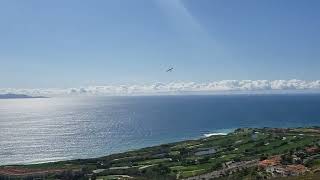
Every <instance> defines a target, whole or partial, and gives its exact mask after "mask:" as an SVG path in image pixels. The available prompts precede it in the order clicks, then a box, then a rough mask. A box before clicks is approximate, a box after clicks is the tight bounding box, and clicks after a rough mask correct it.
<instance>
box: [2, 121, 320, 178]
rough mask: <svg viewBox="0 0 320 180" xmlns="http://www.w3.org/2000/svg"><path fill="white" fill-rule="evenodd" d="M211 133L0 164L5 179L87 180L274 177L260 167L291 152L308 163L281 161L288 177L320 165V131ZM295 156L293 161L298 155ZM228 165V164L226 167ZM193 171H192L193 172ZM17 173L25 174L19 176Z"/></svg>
mask: <svg viewBox="0 0 320 180" xmlns="http://www.w3.org/2000/svg"><path fill="white" fill-rule="evenodd" d="M211 134H213V135H212V136H209V137H202V138H200V139H196V140H186V141H180V142H174V143H168V144H162V145H158V146H152V147H146V148H142V149H137V150H132V151H127V152H124V153H117V154H111V155H108V156H104V157H99V158H91V159H77V160H68V161H59V162H52V163H43V164H32V165H7V166H0V177H1V176H7V175H10V176H17V177H21V176H23V177H25V176H36V175H39V174H42V175H43V174H46V175H48V176H53V177H56V176H59V174H61V173H62V172H66V171H67V172H69V171H72V172H74V173H75V174H78V175H79V174H81V176H84V177H85V176H87V177H88V176H90V177H91V176H93V175H95V176H111V175H126V176H129V177H134V178H135V177H137V178H138V177H140V176H141V177H153V176H154V175H155V174H154V173H157V172H158V171H160V172H162V170H163V171H165V173H163V174H157V176H161V177H166V178H169V177H170V178H176V179H184V178H188V177H199V178H200V177H202V178H203V177H207V176H208V177H209V176H210V177H220V175H217V173H218V172H219V173H220V174H221V173H222V174H224V175H223V176H231V175H232V174H230V173H229V172H230V171H233V170H235V169H234V167H242V169H248V170H249V171H250V172H251V170H252V171H258V172H261V173H262V174H264V175H266V176H269V175H270V174H268V173H267V174H265V173H266V172H268V171H267V170H266V169H265V168H260V169H259V170H257V169H256V168H258V166H259V167H260V164H261V163H263V161H264V159H272V158H276V157H280V156H281V158H282V156H283V155H286V154H287V153H288V152H290V154H291V152H292V153H293V155H295V154H296V153H301V152H303V153H305V154H306V155H305V159H303V160H301V162H300V161H299V163H300V164H299V163H298V164H297V163H293V164H292V165H291V164H289V165H286V164H282V163H281V162H282V161H281V162H280V161H279V163H278V164H277V165H276V167H277V168H282V169H284V171H285V172H286V173H289V170H290V168H291V167H296V168H298V167H299V168H300V169H301V168H302V170H303V171H302V170H301V174H298V175H305V174H310V173H311V171H312V172H313V171H314V170H316V169H315V168H317V166H315V167H313V165H312V163H311V165H310V162H313V161H314V160H315V161H314V162H317V161H318V159H317V158H318V157H319V158H320V154H318V152H320V128H319V127H308V128H302V127H300V128H239V129H236V130H235V131H233V132H231V133H228V134H226V135H225V134H221V133H219V134H217V133H211ZM288 155H289V154H288ZM293 155H290V157H291V156H292V157H294V156H293ZM186 160H187V161H186ZM226 163H227V164H228V165H224V164H226ZM224 166H225V167H224ZM191 167H192V168H193V170H190V168H191ZM267 167H269V165H267ZM272 167H273V165H272ZM159 168H160V169H159ZM240 170H241V169H238V170H237V172H238V171H239V172H240ZM17 171H18V172H20V174H19V173H18V174H15V173H14V172H17ZM307 172H308V173H307ZM141 173H142V174H141ZM190 173H191V174H190ZM290 173H291V171H290ZM290 175H295V174H290ZM257 176H258V175H257ZM270 176H271V175H270ZM277 176H278V175H277ZM170 178H169V179H170ZM151 179H152V178H151Z"/></svg>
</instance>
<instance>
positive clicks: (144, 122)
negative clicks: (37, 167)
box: [0, 95, 320, 165]
mask: <svg viewBox="0 0 320 180" xmlns="http://www.w3.org/2000/svg"><path fill="white" fill-rule="evenodd" d="M319 124H320V95H260V96H258V95H251V96H248V95H228V96H222V95H220V96H158V97H86V98H79V97H78V98H49V99H11V100H0V165H4V164H17V163H19V164H21V163H22V164H27V163H39V162H48V161H58V160H66V159H77V158H89V157H99V156H104V155H108V154H111V153H116V152H123V151H126V150H131V149H136V148H140V147H146V146H150V145H156V144H161V143H167V142H174V141H179V140H183V139H190V138H198V137H201V136H202V135H203V134H206V133H214V132H223V131H228V130H230V129H233V128H238V127H265V126H269V127H270V126H272V127H286V126H290V127H293V126H308V125H319Z"/></svg>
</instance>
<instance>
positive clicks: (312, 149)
mask: <svg viewBox="0 0 320 180" xmlns="http://www.w3.org/2000/svg"><path fill="white" fill-rule="evenodd" d="M305 150H306V152H307V153H309V154H313V153H317V152H319V151H320V149H319V148H318V147H308V148H305Z"/></svg>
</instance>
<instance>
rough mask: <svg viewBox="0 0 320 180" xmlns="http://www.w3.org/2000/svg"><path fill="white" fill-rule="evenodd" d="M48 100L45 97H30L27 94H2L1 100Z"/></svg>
mask: <svg viewBox="0 0 320 180" xmlns="http://www.w3.org/2000/svg"><path fill="white" fill-rule="evenodd" d="M26 98H48V97H45V96H29V95H25V94H11V93H9V94H0V99H26Z"/></svg>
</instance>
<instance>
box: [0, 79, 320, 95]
mask: <svg viewBox="0 0 320 180" xmlns="http://www.w3.org/2000/svg"><path fill="white" fill-rule="evenodd" d="M242 92H245V93H250V92H252V93H259V92H263V93H267V92H319V93H320V80H316V81H304V80H296V79H293V80H222V81H214V82H208V83H195V82H172V83H153V84H136V85H132V84H131V85H129V84H128V85H104V86H88V87H80V88H65V89H50V88H47V89H14V88H2V89H0V94H4V93H16V94H28V95H46V96H55V95H57V96H59V95H156V94H214V93H242Z"/></svg>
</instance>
